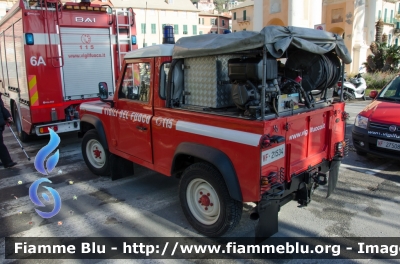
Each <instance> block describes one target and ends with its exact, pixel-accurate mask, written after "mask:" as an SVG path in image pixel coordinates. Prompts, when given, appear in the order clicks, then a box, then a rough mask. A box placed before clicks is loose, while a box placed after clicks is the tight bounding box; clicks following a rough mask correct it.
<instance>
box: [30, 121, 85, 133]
mask: <svg viewBox="0 0 400 264" xmlns="http://www.w3.org/2000/svg"><path fill="white" fill-rule="evenodd" d="M55 126H57V131H55V132H56V133H58V134H60V133H66V132H72V131H80V129H81V126H80V120H79V119H75V120H72V121H65V122H57V123H49V124H45V125H39V126H36V127H35V133H36V135H38V136H45V135H48V134H49V133H40V128H42V127H55Z"/></svg>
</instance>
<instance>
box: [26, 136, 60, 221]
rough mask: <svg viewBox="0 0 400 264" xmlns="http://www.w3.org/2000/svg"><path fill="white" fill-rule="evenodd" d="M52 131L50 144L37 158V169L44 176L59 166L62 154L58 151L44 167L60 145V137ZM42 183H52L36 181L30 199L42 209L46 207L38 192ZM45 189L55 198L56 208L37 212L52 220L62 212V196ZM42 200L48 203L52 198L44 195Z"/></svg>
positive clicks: (31, 189)
mask: <svg viewBox="0 0 400 264" xmlns="http://www.w3.org/2000/svg"><path fill="white" fill-rule="evenodd" d="M49 131H50V141H49V143H48V144H47V145H46V146H44V147H43V148H41V149H40V150H39V152H38V154H37V155H36V158H35V163H34V164H35V169H36V170H37V171H38V172H40V173H42V174H43V175H48V173H49V172H51V171H52V170H53V169H54V168H55V167H56V165H57V162H58V159H59V157H60V153H59V151H58V150H57V151H56V153H54V154H53V155H51V156H50V157H49V158H48V159H47V162H46V168H45V166H44V162H45V160H46V157H47V156H48V155H49V154H51V152H53V151H54V150H55V149H56V148H57V147H58V145H59V144H60V137H59V136H58V135H57V133H56V132H54V131H53V130H52V129H49ZM42 182H49V183H51V181H50V180H49V179H47V178H41V179H39V180H36V181H34V182H33V183H32V185H31V187H29V198H31V200H32V202H33V203H34V204H35V205H37V206H40V207H44V206H45V205H44V204H43V203H42V202H41V201H40V199H39V197H38V194H37V191H38V188H39V185H40V184H41V183H42ZM43 187H44V188H46V189H47V190H48V191H49V192H50V194H51V195H52V196H53V200H54V208H53V210H52V211H51V212H42V211H40V210H38V209H35V210H36V213H38V215H40V216H41V217H43V218H51V217H53V216H55V215H56V214H58V212H60V210H61V198H60V195H59V194H58V192H57V191H56V190H54V189H53V188H51V187H47V186H43ZM42 198H43V199H44V200H45V201H46V202H50V198H49V196H48V195H47V194H46V193H42Z"/></svg>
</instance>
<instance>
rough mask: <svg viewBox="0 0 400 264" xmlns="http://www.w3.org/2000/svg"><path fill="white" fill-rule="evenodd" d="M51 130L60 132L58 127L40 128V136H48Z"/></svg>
mask: <svg viewBox="0 0 400 264" xmlns="http://www.w3.org/2000/svg"><path fill="white" fill-rule="evenodd" d="M49 129H53V131H54V132H57V131H58V126H45V127H41V128H39V133H40V134H48V133H49Z"/></svg>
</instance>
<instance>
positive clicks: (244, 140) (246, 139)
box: [176, 121, 262, 147]
mask: <svg viewBox="0 0 400 264" xmlns="http://www.w3.org/2000/svg"><path fill="white" fill-rule="evenodd" d="M176 130H178V131H182V132H187V133H192V134H196V135H201V136H206V137H212V138H218V139H222V140H227V141H231V142H236V143H240V144H245V145H250V146H254V147H256V146H258V144H259V143H260V138H261V136H262V135H258V134H254V133H249V132H243V131H238V130H232V129H227V128H221V127H215V126H207V125H201V124H196V123H191V122H185V121H178V122H176Z"/></svg>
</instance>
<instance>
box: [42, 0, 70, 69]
mask: <svg viewBox="0 0 400 264" xmlns="http://www.w3.org/2000/svg"><path fill="white" fill-rule="evenodd" d="M41 3H42V5H43V4H44V8H43V6H42V17H43V18H44V20H45V31H47V36H48V40H49V45H50V59H51V64H52V66H53V67H54V68H61V67H63V66H64V61H63V58H64V56H63V49H62V42H61V35H60V32H59V31H60V27H59V25H60V19H61V18H62V7H63V6H62V3H61V1H60V0H44V1H42V2H41ZM49 4H52V5H53V6H54V9H55V13H54V21H53V22H55V29H56V34H55V35H57V38H58V39H57V40H58V44H59V47H60V50H59V54H57V56H54V55H53V47H52V45H53V44H57V43H52V41H51V39H52V37H51V32H50V24H49V22H50V21H49V20H50V18H49V17H48V16H49V10H48V8H47V7H48V5H49ZM57 40H56V42H57ZM55 61H57V63H55Z"/></svg>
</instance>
